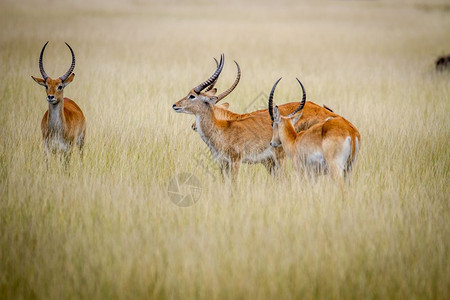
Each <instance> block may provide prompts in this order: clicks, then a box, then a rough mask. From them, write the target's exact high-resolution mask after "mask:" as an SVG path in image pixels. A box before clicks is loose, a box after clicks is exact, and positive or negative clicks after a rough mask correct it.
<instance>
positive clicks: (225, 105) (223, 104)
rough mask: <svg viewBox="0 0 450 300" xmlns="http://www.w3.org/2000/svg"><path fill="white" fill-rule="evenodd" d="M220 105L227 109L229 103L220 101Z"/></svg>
mask: <svg viewBox="0 0 450 300" xmlns="http://www.w3.org/2000/svg"><path fill="white" fill-rule="evenodd" d="M220 105H221V106H223V107H224V108H226V109H228V108H229V107H230V103H228V102H224V103H221V104H220Z"/></svg>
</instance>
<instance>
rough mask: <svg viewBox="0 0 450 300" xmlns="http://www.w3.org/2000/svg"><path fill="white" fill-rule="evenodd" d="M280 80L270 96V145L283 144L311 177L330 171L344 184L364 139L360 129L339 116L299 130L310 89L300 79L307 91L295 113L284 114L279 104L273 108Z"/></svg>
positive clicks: (295, 162)
mask: <svg viewBox="0 0 450 300" xmlns="http://www.w3.org/2000/svg"><path fill="white" fill-rule="evenodd" d="M280 80H281V78H280V79H278V80H277V82H275V84H274V85H273V87H272V90H271V92H270V95H269V113H270V117H271V119H272V122H273V124H272V130H273V136H272V141H271V142H270V145H271V146H273V147H279V146H283V149H284V151H285V152H286V154H287V155H288V156H289V157H290V158H291V159H292V160H293V163H294V167H295V168H296V169H297V170H298V171H299V172H301V173H303V174H306V175H307V176H308V177H310V176H316V175H318V174H322V173H330V174H331V176H332V178H333V179H334V180H336V181H338V182H339V183H340V184H341V185H342V186H344V179H345V178H347V176H348V174H349V173H350V172H351V170H352V166H353V164H354V163H355V160H356V155H357V153H358V149H359V145H360V141H361V137H360V135H359V132H358V130H357V129H356V128H355V126H353V125H352V124H351V123H350V122H348V121H347V120H346V119H344V118H342V117H340V116H336V117H329V118H327V119H326V120H324V121H322V122H320V123H317V124H315V125H313V126H311V127H310V128H309V129H307V130H303V131H301V132H299V133H297V132H296V131H295V128H294V125H293V124H295V123H296V122H297V120H298V119H301V118H302V114H303V108H304V105H305V102H306V92H305V89H304V87H303V85H302V83H301V82H300V80H298V79H297V81H298V83H299V84H300V86H301V88H302V91H303V98H302V101H301V102H300V105H299V106H298V107H297V109H296V110H295V111H294V112H292V113H291V114H290V115H288V116H282V115H281V114H280V110H279V109H278V107H277V106H275V108H274V107H273V94H274V92H275V88H276V86H277V84H278V82H280Z"/></svg>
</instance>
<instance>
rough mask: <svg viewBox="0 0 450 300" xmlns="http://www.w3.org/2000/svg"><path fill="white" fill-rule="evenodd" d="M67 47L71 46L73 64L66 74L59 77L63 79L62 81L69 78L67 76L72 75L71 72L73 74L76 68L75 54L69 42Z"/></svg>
mask: <svg viewBox="0 0 450 300" xmlns="http://www.w3.org/2000/svg"><path fill="white" fill-rule="evenodd" d="M66 45H67V47H69V49H70V52H71V53H72V64H71V65H70V68H69V71H67V72H66V74H64V75H63V76H61V77H59V79H61V81H63V82H64V81H65V80H66V79H67V77H69V76H70V74H72V72H73V69H75V54H74V53H73V50H72V48H71V47H70V46H69V44H67V43H66Z"/></svg>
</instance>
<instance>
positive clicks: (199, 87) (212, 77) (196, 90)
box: [194, 54, 225, 94]
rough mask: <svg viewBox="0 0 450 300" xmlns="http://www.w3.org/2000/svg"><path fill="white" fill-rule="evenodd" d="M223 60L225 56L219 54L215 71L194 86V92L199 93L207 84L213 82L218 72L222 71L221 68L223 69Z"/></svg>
mask: <svg viewBox="0 0 450 300" xmlns="http://www.w3.org/2000/svg"><path fill="white" fill-rule="evenodd" d="M224 60H225V56H224V55H223V54H221V55H220V63H219V67H218V68H217V70H216V72H214V74H212V75H211V77H210V78H209V79H208V80H206V81H205V82H203V83H200V84H199V85H197V86H196V87H195V88H194V92H196V93H197V94H198V93H200V92H201V91H202V90H203V89H205V88H206V87H207V86H209V85H211V84H212V83H213V82H214V80H216V79H217V78H218V77H219V75H220V72H222V69H223V64H224Z"/></svg>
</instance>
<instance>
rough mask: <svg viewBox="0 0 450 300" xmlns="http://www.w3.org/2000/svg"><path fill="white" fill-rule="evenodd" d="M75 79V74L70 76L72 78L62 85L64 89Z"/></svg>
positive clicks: (68, 78)
mask: <svg viewBox="0 0 450 300" xmlns="http://www.w3.org/2000/svg"><path fill="white" fill-rule="evenodd" d="M74 77H75V73H72V74H70V76H69V77H67V79H66V80H64V82H63V83H62V84H63V87H66V86H67V85H68V84H69V83H71V82H72V80H73V78H74Z"/></svg>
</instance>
